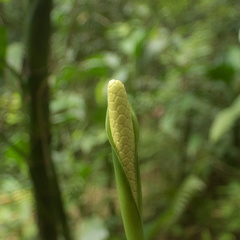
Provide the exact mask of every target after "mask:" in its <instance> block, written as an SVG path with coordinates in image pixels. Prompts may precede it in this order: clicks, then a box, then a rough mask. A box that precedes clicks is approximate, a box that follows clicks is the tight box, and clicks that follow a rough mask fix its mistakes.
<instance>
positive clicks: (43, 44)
mask: <svg viewBox="0 0 240 240" xmlns="http://www.w3.org/2000/svg"><path fill="white" fill-rule="evenodd" d="M51 9H52V1H51V0H32V1H30V10H29V16H28V25H27V32H26V33H27V42H26V59H25V60H26V61H25V66H24V72H25V76H26V86H25V87H24V88H25V89H24V91H23V92H24V94H25V96H24V101H25V104H26V105H27V107H28V110H29V132H30V157H29V161H28V164H29V172H30V176H31V179H32V182H33V188H34V194H35V201H36V214H37V219H38V226H39V233H40V237H41V239H43V240H57V239H58V237H59V236H60V235H61V231H62V234H63V235H64V237H65V239H66V240H70V239H71V237H70V233H69V229H68V226H67V221H66V215H65V212H64V208H63V203H62V198H61V192H60V189H59V185H58V181H57V177H56V173H55V170H54V166H53V162H52V159H51V146H50V143H51V131H50V116H49V115H50V114H49V85H48V81H47V77H48V59H49V54H50V35H51V22H50V13H51Z"/></svg>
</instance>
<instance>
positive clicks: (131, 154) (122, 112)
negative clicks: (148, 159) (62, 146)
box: [108, 80, 138, 203]
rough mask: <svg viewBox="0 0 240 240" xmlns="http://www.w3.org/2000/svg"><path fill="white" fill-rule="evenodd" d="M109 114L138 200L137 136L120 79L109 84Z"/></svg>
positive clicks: (114, 139)
mask: <svg viewBox="0 0 240 240" xmlns="http://www.w3.org/2000/svg"><path fill="white" fill-rule="evenodd" d="M108 116H109V122H110V129H111V134H112V139H113V142H114V145H115V148H116V151H117V153H118V155H119V158H120V161H121V163H122V166H123V169H124V171H125V174H126V176H127V178H128V180H129V183H130V187H131V190H132V193H133V197H134V199H135V202H136V203H138V201H137V172H136V166H135V154H136V153H135V152H136V146H135V136H134V129H133V122H132V114H131V109H130V105H129V102H128V98H127V93H126V90H125V87H124V85H123V84H122V82H121V81H119V80H111V81H110V82H109V84H108Z"/></svg>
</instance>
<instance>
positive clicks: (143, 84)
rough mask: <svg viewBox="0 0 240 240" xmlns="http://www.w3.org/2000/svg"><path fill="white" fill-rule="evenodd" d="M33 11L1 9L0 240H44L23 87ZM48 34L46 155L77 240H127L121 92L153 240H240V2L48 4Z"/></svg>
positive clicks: (10, 4)
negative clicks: (119, 175)
mask: <svg viewBox="0 0 240 240" xmlns="http://www.w3.org/2000/svg"><path fill="white" fill-rule="evenodd" d="M41 1H42V0H41ZM41 1H40V2H41ZM32 2H34V1H25V0H17V1H13V0H4V1H3V0H1V1H0V24H1V25H0V61H1V65H0V66H1V69H0V84H1V86H0V115H1V117H0V139H1V140H0V149H1V150H0V159H1V160H0V239H1V240H33V239H40V238H39V235H38V225H37V220H36V219H37V217H36V209H35V197H34V195H33V192H34V189H33V188H34V185H33V184H32V179H31V177H30V174H29V162H28V156H29V151H30V150H29V149H30V146H31V143H30V141H31V140H30V138H29V131H28V127H27V122H28V118H29V117H28V111H27V110H26V103H25V102H24V100H23V96H24V93H23V92H24V88H23V87H22V82H23V81H24V74H23V69H24V56H25V52H26V51H25V49H26V47H27V44H28V43H27V42H26V41H25V40H26V26H27V21H28V16H29V14H30V11H31V9H30V7H29V6H30V4H31V3H32ZM43 18H44V16H43ZM51 23H52V34H51V39H50V43H51V55H50V60H49V77H48V82H49V87H50V92H51V98H50V102H49V104H50V119H51V135H52V136H51V145H50V150H51V156H52V162H53V164H54V166H55V168H56V172H57V175H58V183H59V186H60V190H61V195H62V199H63V207H64V209H65V212H66V217H67V221H68V223H69V228H70V232H71V235H72V239H76V240H120V239H125V236H124V230H123V226H122V221H121V217H120V211H119V203H118V199H117V193H116V186H115V178H114V173H113V166H112V160H111V148H110V145H109V143H108V140H107V136H106V132H105V114H106V108H107V104H106V97H107V95H106V87H107V83H108V81H109V80H110V79H112V78H114V79H119V80H121V81H122V82H123V83H124V84H125V87H126V89H127V92H128V94H129V100H130V101H131V103H132V105H133V108H134V109H135V111H136V114H137V117H138V120H139V124H140V142H139V161H140V171H141V178H142V188H143V221H144V229H145V231H146V235H147V238H146V239H147V240H160V239H161V240H180V239H181V240H200V239H201V240H239V239H240V228H239V226H240V121H239V116H240V95H239V93H240V34H239V28H240V4H239V2H238V1H237V0H236V1H235V0H233V1H227V0H211V1H209V0H199V1H190V0H178V1H177V0H158V1H157V0H148V1H143V0H142V1H141V0H132V1H127V0H116V1H97V0H54V2H53V7H52V11H51ZM35 30H36V29H35ZM36 34H37V30H36ZM39 37H41V38H44V36H39ZM40 52H41V48H39V53H40ZM59 239H65V238H64V237H62V238H59Z"/></svg>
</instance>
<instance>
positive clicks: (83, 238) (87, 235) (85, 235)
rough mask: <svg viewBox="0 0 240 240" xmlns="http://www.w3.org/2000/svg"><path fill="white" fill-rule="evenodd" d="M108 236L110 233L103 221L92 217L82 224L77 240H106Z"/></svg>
mask: <svg viewBox="0 0 240 240" xmlns="http://www.w3.org/2000/svg"><path fill="white" fill-rule="evenodd" d="M108 236H109V232H108V230H107V229H106V227H105V226H104V222H103V220H102V219H101V218H99V217H92V218H89V219H87V220H85V221H84V222H82V224H81V225H80V227H79V233H78V234H77V236H76V240H105V239H107V237H108Z"/></svg>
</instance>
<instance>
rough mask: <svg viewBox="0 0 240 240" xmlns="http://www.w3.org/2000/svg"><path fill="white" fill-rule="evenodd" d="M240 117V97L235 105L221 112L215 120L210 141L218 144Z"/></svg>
mask: <svg viewBox="0 0 240 240" xmlns="http://www.w3.org/2000/svg"><path fill="white" fill-rule="evenodd" d="M239 116H240V96H238V97H237V99H236V100H235V101H234V102H233V104H232V105H231V106H230V107H228V108H226V109H224V110H222V111H220V112H219V113H218V114H217V116H216V117H215V119H214V122H213V124H212V126H211V128H210V140H211V141H213V142H217V141H218V140H219V139H220V138H222V137H223V136H224V134H225V133H227V132H228V131H229V130H230V129H231V128H232V127H233V125H234V123H235V121H236V120H237V119H238V118H239Z"/></svg>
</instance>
